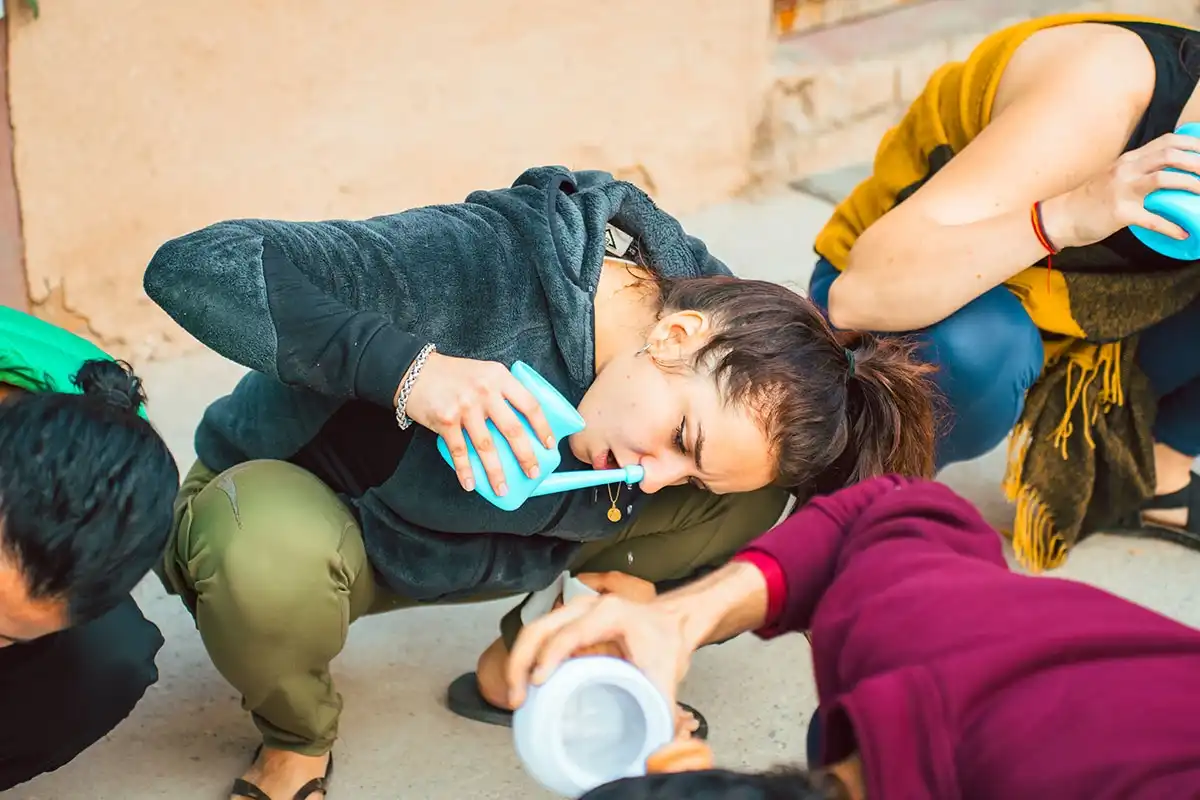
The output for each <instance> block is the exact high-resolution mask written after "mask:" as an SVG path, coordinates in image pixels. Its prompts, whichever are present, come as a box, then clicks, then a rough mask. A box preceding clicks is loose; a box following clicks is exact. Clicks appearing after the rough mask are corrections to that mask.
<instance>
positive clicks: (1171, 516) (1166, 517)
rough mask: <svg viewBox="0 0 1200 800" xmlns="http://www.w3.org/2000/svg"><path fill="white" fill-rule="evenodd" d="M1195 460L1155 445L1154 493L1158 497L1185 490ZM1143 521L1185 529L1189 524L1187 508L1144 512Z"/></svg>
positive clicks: (1190, 477) (1157, 509) (1156, 509)
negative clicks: (1155, 478)
mask: <svg viewBox="0 0 1200 800" xmlns="http://www.w3.org/2000/svg"><path fill="white" fill-rule="evenodd" d="M1194 461H1195V459H1194V458H1193V457H1192V456H1188V455H1184V454H1183V453H1180V452H1179V451H1177V450H1174V449H1172V448H1170V447H1167V446H1166V445H1165V444H1161V443H1158V444H1155V445H1154V472H1155V475H1156V477H1157V479H1158V485H1157V486H1156V487H1155V491H1154V493H1155V494H1156V495H1158V496H1160V497H1161V496H1162V495H1167V494H1173V493H1174V492H1177V491H1179V490H1180V489H1183V488H1184V487H1185V486H1187V485H1188V483H1190V482H1191V480H1192V464H1193V462H1194ZM1142 519H1143V520H1145V521H1146V522H1153V523H1156V524H1158V525H1166V526H1168V527H1173V528H1185V527H1187V523H1188V511H1187V509H1186V508H1151V509H1147V510H1145V511H1143V512H1142Z"/></svg>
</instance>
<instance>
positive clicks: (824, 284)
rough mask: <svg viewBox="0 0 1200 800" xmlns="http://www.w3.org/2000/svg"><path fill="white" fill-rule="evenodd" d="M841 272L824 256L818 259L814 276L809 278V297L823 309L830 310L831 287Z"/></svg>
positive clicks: (814, 268)
mask: <svg viewBox="0 0 1200 800" xmlns="http://www.w3.org/2000/svg"><path fill="white" fill-rule="evenodd" d="M839 274H840V273H839V272H838V270H837V267H835V266H834V265H833V264H830V263H829V262H828V261H826V260H825V259H823V258H819V259H817V264H816V266H815V267H813V272H812V277H810V278H809V280H808V297H809V299H810V300H812V301H813V302H814V303H816V305H817V307H818V308H820V309H821V310H822V311H825V312H828V311H829V287H830V286H832V285H833V282H834V281H835V280H836V279H837V276H838V275H839Z"/></svg>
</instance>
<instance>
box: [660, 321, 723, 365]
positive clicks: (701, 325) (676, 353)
mask: <svg viewBox="0 0 1200 800" xmlns="http://www.w3.org/2000/svg"><path fill="white" fill-rule="evenodd" d="M711 330H712V322H711V320H710V319H709V317H708V315H707V314H705V313H704V312H702V311H672V312H671V313H670V314H665V315H663V316H662V317H660V318H659V320H658V322H656V323H654V327H653V328H651V329H650V335H649V336H647V337H646V343H647V344H648V345H649V347H650V354H651V355H652V356H654V357H656V358H663V359H668V360H684V359H686V358H688V357H689V356H691V355H692V354H693V353H695V352H696V351H697V350H699V349H700V347H701V346H702V345H703V344H704V342H706V341H708V337H709V334H710V332H711Z"/></svg>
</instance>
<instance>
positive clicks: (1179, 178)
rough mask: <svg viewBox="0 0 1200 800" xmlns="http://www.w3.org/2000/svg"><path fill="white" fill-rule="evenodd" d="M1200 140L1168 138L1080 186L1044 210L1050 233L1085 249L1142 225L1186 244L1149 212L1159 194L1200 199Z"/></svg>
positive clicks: (1058, 242)
mask: <svg viewBox="0 0 1200 800" xmlns="http://www.w3.org/2000/svg"><path fill="white" fill-rule="evenodd" d="M1197 175H1200V139H1197V138H1195V137H1192V136H1181V135H1179V134H1176V133H1168V134H1165V135H1163V136H1160V137H1158V138H1157V139H1155V140H1154V141H1152V142H1148V143H1147V144H1145V145H1143V146H1142V147H1139V148H1138V149H1136V150H1130V151H1129V152H1128V153H1124V154H1122V155H1121V156H1120V157H1118V158H1117V160H1116V161H1114V162H1113V163H1112V164H1111V165H1110V166H1109V167H1107V168H1106V169H1105V170H1103V171H1102V172H1099V173H1097V174H1096V175H1094V176H1092V177H1091V178H1089V179H1088V180H1087V181H1085V182H1084V183H1083V184H1081V185H1080V186H1079V187H1077V188H1075V189H1072V190H1071V191H1069V192H1066V193H1065V194H1062V195H1059V196H1058V197H1056V198H1053V199H1051V200H1047V201H1046V202H1045V203H1043V205H1042V215H1043V220H1044V222H1045V225H1046V233H1047V235H1048V236H1049V237H1050V240H1051V243H1052V244H1054V245H1055V246H1056V247H1059V248H1063V247H1082V246H1084V245H1089V244H1093V243H1095V242H1099V241H1101V240H1102V239H1105V238H1107V237H1109V236H1111V235H1112V234H1114V233H1116V232H1117V231H1119V230H1121V229H1122V228H1125V227H1128V226H1130V225H1136V226H1139V227H1142V228H1147V229H1149V230H1152V231H1155V232H1157V233H1161V234H1163V235H1165V236H1170V237H1172V238H1174V239H1186V238H1187V233H1186V232H1185V231H1184V230H1183V229H1182V228H1180V227H1179V226H1178V225H1175V224H1174V223H1172V222H1168V221H1167V220H1165V219H1163V218H1162V217H1160V216H1158V215H1157V214H1153V213H1151V212H1149V211H1147V210H1146V208H1145V205H1144V203H1145V200H1146V195H1148V194H1150V193H1151V192H1153V191H1155V190H1156V189H1180V190H1183V191H1186V192H1192V193H1194V194H1200V177H1197Z"/></svg>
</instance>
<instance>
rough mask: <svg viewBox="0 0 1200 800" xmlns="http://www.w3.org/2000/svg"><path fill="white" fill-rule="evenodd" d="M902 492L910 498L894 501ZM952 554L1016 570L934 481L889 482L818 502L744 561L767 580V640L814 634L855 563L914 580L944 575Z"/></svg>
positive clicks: (995, 540)
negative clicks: (821, 607)
mask: <svg viewBox="0 0 1200 800" xmlns="http://www.w3.org/2000/svg"><path fill="white" fill-rule="evenodd" d="M896 493H903V496H902V497H896V498H895V500H894V501H893V500H892V498H891V497H889V496H890V495H895V494H896ZM885 500H886V502H883V501H885ZM946 555H951V556H953V557H954V558H955V559H957V560H958V561H959V562H960V563H963V564H964V566H965V565H966V564H969V563H972V562H974V563H979V564H989V565H992V566H996V567H999V568H1001V569H1003V570H1005V571H1007V570H1008V566H1007V563H1006V562H1005V560H1004V554H1003V549H1002V547H1001V544H1000V537H999V536H998V535H997V534H996V532H995V531H994V530H993V529H992V528H991V527H990V526H989V525H988V524H987V523H986V522H985V521H984V520H983V519H982V518H981V517H980V516H979V512H978V511H977V510H976V509H975V508H974V507H973V506H972V505H971V504H970V503H968V502H967V501H966V500H964V499H963V498H961V497H959V496H958V495H956V494H954V492H953V491H952V490H951V489H949V488H948V487H946V486H944V485H942V484H939V483H935V482H933V481H924V480H915V479H909V478H901V477H897V476H885V477H881V478H873V479H871V480H868V481H864V482H862V483H859V484H856V485H854V486H850V487H848V488H846V489H842V490H840V491H837V492H834V493H833V494H831V495H827V496H824V497H820V498H817V499H816V500H813V501H812V502H810V503H809V504H808V505H807V506H806V507H805V508H803V509H802V510H800V511H799V512H797V513H796V514H793V515H792V516H791V517H789V518H788V519H787V520H785V521H784V522H782V523H780V524H779V525H777V526H776V527H774V528H772V529H771V530H770V531H768V532H767V533H765V534H764V535H762V536H761V537H759V538H758V539H756V540H755V541H754V542H752V543H751V544H750V545H749V546H747V547H746V548H745V549H744V550H743V551H742V552H741V553H739V554H738V555H737V556H736V558H737V559H738V560H741V561H746V562H749V563H752V564H755V566H757V567H758V568H759V569H760V570H761V571H762V572H763V575H764V577H765V578H766V579H767V586H768V619H767V622H766V625H765V626H764V627H763V629H762V630H760V631H759V634H760V635H761V636H763V637H764V638H769V637H772V636H775V635H778V634H781V633H786V632H796V631H805V630H808V629H809V628H810V627H811V625H812V617H813V612H814V611H815V609H816V607H817V604H818V603H819V602H820V601H821V599H822V598H823V597H824V596H825V595H826V593H827V591H828V590H829V589H830V587H831V586H832V585H833V584H834V582H835V580H836V579H837V578H838V577H839V576H840V575H841V574H842V573H844V572H845V571H846V569H847V568H848V567H849V566H850V565H851V564H855V563H862V560H863V559H870V560H872V561H874V560H883V561H885V562H886V565H887V566H886V568H885V569H883V570H881V571H879V573H878V574H883V573H884V572H889V573H892V574H894V575H896V576H897V579H900V576H903V577H904V578H912V577H914V576H918V575H919V572H920V571H921V570H922V569H925V568H933V569H938V570H944V569H945V559H944V558H943V557H944V556H946ZM939 556H941V557H939ZM880 588H883V587H880Z"/></svg>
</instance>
